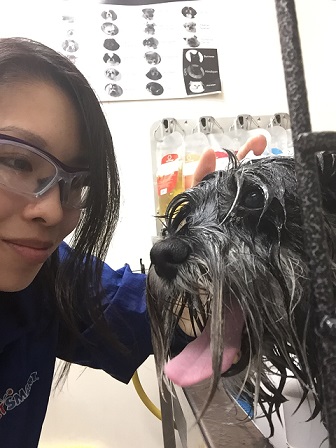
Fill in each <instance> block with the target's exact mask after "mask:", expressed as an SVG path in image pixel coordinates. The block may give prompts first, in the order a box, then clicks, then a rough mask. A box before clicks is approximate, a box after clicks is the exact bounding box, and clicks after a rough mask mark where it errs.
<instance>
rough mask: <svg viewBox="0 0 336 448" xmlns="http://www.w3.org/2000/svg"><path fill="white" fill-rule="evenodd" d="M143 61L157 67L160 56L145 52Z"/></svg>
mask: <svg viewBox="0 0 336 448" xmlns="http://www.w3.org/2000/svg"><path fill="white" fill-rule="evenodd" d="M145 59H146V61H147V62H148V64H151V65H157V64H160V62H161V56H160V55H159V53H157V52H156V51H147V53H145Z"/></svg>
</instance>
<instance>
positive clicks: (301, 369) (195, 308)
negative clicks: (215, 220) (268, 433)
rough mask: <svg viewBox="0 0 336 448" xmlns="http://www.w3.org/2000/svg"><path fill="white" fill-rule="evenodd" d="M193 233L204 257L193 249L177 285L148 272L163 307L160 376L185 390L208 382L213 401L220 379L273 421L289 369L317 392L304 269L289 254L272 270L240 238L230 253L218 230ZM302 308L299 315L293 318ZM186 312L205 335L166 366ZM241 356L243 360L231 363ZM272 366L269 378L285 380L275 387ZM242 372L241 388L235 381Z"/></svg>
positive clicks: (158, 335)
mask: <svg viewBox="0 0 336 448" xmlns="http://www.w3.org/2000/svg"><path fill="white" fill-rule="evenodd" d="M196 234H197V235H201V238H202V239H203V238H204V237H205V238H206V241H207V245H206V246H204V245H203V244H201V242H200V241H199V242H198V241H197V236H196V235H195V236H194V237H193V238H194V239H193V247H195V248H197V247H200V248H202V253H200V254H195V251H194V253H193V254H192V255H191V256H190V257H189V259H188V262H187V263H184V264H183V266H181V267H180V268H179V270H178V274H177V276H176V278H175V280H174V287H172V282H169V281H168V282H167V281H165V280H164V279H159V278H158V277H157V276H156V275H154V274H153V271H150V273H149V277H148V285H149V291H150V294H151V295H152V298H153V299H154V298H155V299H154V300H155V301H156V302H157V303H158V302H159V307H160V310H158V309H157V308H156V310H157V311H158V312H159V315H157V316H156V317H155V318H154V325H153V332H154V343H155V344H156V347H155V352H156V358H157V359H156V361H157V365H158V368H159V377H160V378H165V376H167V377H168V378H169V379H170V380H172V381H173V382H174V383H176V384H178V385H180V386H182V387H187V386H190V385H193V384H196V383H198V382H200V381H202V380H204V379H206V378H210V377H211V378H212V387H211V392H210V395H209V402H210V400H211V398H212V396H213V394H214V393H215V391H216V387H217V384H218V382H219V380H220V377H221V376H223V381H224V385H225V387H226V390H227V391H228V393H229V394H230V395H232V396H233V397H238V396H239V394H241V393H242V392H243V393H244V394H245V395H246V394H248V395H249V396H250V397H251V398H252V400H254V406H255V407H256V405H257V402H259V404H260V406H261V407H262V409H263V410H264V412H265V414H266V416H268V417H270V416H271V413H272V412H273V410H277V411H278V410H279V406H280V405H281V404H282V403H283V402H284V401H285V398H284V397H283V395H282V390H283V388H284V386H285V379H286V377H287V376H289V375H288V372H287V370H286V369H290V371H291V372H293V376H296V377H297V378H298V379H299V380H300V383H301V386H302V388H303V390H304V394H306V393H307V392H308V390H310V389H314V387H315V386H314V380H313V374H312V373H311V372H310V367H309V365H310V364H311V363H309V360H308V357H309V356H311V355H310V354H309V353H307V344H306V340H307V338H308V337H309V338H310V337H311V336H310V335H308V334H307V331H308V328H310V327H309V312H308V309H307V307H306V306H305V305H304V304H303V303H302V302H303V301H305V300H306V298H305V297H303V291H304V288H303V285H304V284H305V282H306V281H307V268H306V265H304V264H301V263H300V262H299V261H298V259H297V258H296V256H295V253H291V251H289V250H286V253H285V254H281V255H280V256H278V254H273V257H274V258H275V259H274V260H272V262H271V260H270V265H272V266H273V268H271V267H270V265H267V264H265V263H263V262H262V260H263V259H264V258H265V257H261V256H258V255H257V256H256V254H255V253H251V251H250V248H249V247H248V246H247V245H246V244H241V241H240V240H237V241H236V245H234V244H233V241H232V238H231V239H230V242H229V245H230V250H229V251H228V253H226V249H225V245H223V235H222V234H221V233H220V232H218V233H217V232H214V231H212V232H207V235H205V234H204V231H203V232H196ZM233 246H235V248H234V249H233V248H232V247H233ZM196 252H197V251H196ZM225 253H226V256H223V254H225ZM280 267H281V269H280ZM272 271H273V272H272ZM223 279H225V281H223ZM242 279H244V280H243V281H242ZM298 279H300V281H298ZM177 297H178V300H176V298H177ZM163 299H164V300H163ZM297 307H301V309H302V312H300V313H299V317H298V318H297V319H295V318H294V316H295V309H296V308H297ZM185 308H186V309H187V311H188V313H189V317H190V321H191V324H192V325H193V327H194V334H195V335H196V333H197V329H200V330H201V331H202V335H201V336H200V337H198V338H197V339H196V340H195V341H193V342H191V343H190V344H188V345H187V346H186V348H185V349H184V350H183V351H182V352H181V353H180V354H178V355H177V356H175V357H174V358H173V359H172V360H170V361H168V363H167V364H166V361H167V359H168V358H169V350H170V346H171V343H172V341H173V337H174V333H175V330H176V325H178V321H179V319H180V318H181V315H182V313H183V310H184V309H185ZM152 318H153V316H152ZM297 321H298V322H297ZM162 324H163V326H162ZM238 354H239V355H240V358H241V359H240V361H238V363H236V364H233V361H234V359H235V358H236V356H237V355H238ZM270 365H272V366H273V367H272V373H273V374H274V373H276V374H278V375H279V376H280V377H281V378H280V381H279V383H278V384H277V385H275V384H274V383H273V381H272V380H271V377H270V375H269V374H270V373H271V370H270ZM274 368H275V369H274ZM242 372H243V373H244V376H243V377H242V376H241V375H240V378H239V379H240V381H242V382H241V383H240V384H239V382H238V381H234V378H235V376H236V375H238V374H239V373H242ZM265 403H268V405H269V406H268V409H266V408H265Z"/></svg>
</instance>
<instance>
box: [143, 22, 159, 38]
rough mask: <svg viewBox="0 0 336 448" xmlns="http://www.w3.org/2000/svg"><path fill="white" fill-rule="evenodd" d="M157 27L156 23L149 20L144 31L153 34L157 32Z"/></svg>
mask: <svg viewBox="0 0 336 448" xmlns="http://www.w3.org/2000/svg"><path fill="white" fill-rule="evenodd" d="M155 27H156V24H155V23H150V22H147V23H146V26H145V29H144V32H145V33H146V34H152V35H153V34H155Z"/></svg>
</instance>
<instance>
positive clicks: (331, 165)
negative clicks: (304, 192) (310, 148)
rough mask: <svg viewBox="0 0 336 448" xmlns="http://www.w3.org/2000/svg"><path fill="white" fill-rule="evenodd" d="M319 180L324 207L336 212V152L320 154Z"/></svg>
mask: <svg viewBox="0 0 336 448" xmlns="http://www.w3.org/2000/svg"><path fill="white" fill-rule="evenodd" d="M317 157H318V161H319V164H318V169H319V182H320V187H321V194H322V203H323V208H324V209H325V210H326V211H327V212H329V213H332V214H336V154H332V153H326V152H324V153H321V154H318V156H317Z"/></svg>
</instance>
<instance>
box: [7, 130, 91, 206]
mask: <svg viewBox="0 0 336 448" xmlns="http://www.w3.org/2000/svg"><path fill="white" fill-rule="evenodd" d="M1 141H5V142H13V143H18V144H20V145H22V146H24V147H25V149H27V150H28V151H31V152H32V153H34V154H37V155H38V156H40V157H42V158H43V159H45V160H47V162H49V163H51V164H52V165H53V166H54V167H55V169H56V173H55V176H54V178H53V179H52V181H51V183H50V184H48V185H46V186H45V187H43V188H42V190H41V191H40V192H38V193H25V192H19V191H17V190H15V188H10V187H7V185H3V184H2V183H1V182H0V185H2V186H3V187H4V188H5V189H7V190H9V191H13V192H15V193H17V194H19V195H22V196H33V197H35V198H36V199H37V198H39V197H41V196H42V195H43V194H45V193H46V192H47V191H49V190H50V189H51V188H53V187H54V186H55V185H56V184H59V188H60V193H61V194H60V201H61V204H62V206H63V207H69V208H74V209H77V208H78V209H83V208H85V206H81V207H75V206H71V205H70V206H68V205H67V204H66V201H64V202H63V198H62V192H63V189H64V185H71V182H72V180H73V179H75V178H76V177H80V176H81V175H87V174H88V173H89V172H90V170H89V169H88V168H87V169H85V168H78V167H71V166H68V165H66V164H65V163H63V162H61V161H60V160H58V159H57V157H55V156H53V155H52V154H50V153H48V152H47V151H45V150H43V149H41V148H39V147H38V146H35V145H32V144H30V143H28V142H27V141H25V140H23V139H20V138H17V137H13V136H11V135H7V134H2V133H0V144H1ZM60 181H64V184H62V185H61V184H60ZM68 191H70V189H68Z"/></svg>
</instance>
